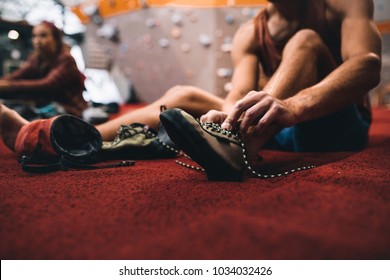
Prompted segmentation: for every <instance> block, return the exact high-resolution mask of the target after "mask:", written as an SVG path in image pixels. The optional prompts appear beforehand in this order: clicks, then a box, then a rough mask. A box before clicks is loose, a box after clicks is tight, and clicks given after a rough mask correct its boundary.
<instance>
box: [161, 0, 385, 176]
mask: <svg viewBox="0 0 390 280" xmlns="http://www.w3.org/2000/svg"><path fill="white" fill-rule="evenodd" d="M239 32H241V33H243V34H245V36H242V41H241V46H242V52H243V55H242V59H243V60H245V67H246V72H245V75H242V76H240V77H236V76H235V77H234V79H239V83H244V84H247V85H252V87H253V88H255V84H256V83H257V81H258V80H259V71H258V63H260V64H261V66H262V68H263V70H264V73H265V74H268V75H269V76H271V79H270V80H269V82H268V83H267V85H266V86H265V87H264V89H263V90H261V91H249V92H246V93H245V95H244V96H242V98H240V100H239V101H237V102H235V104H234V106H233V107H232V108H231V109H230V110H224V111H216V110H212V111H210V112H208V113H207V114H206V115H204V116H202V117H201V119H200V120H201V122H203V123H204V122H210V123H219V124H221V126H216V125H215V124H214V125H210V124H202V123H198V122H197V121H196V120H195V119H194V118H193V117H192V116H191V115H189V114H187V113H186V112H184V111H182V110H179V109H172V110H168V111H166V112H164V113H163V114H162V115H161V117H160V118H161V121H162V122H163V124H164V126H165V128H166V129H167V132H168V134H169V135H170V137H171V138H172V140H173V141H174V142H175V143H176V144H177V145H178V146H179V147H180V148H181V149H183V150H184V151H185V152H186V153H187V154H189V155H190V156H191V157H192V158H193V159H194V160H196V161H197V162H198V163H199V164H200V165H201V166H202V167H203V168H204V169H205V171H206V172H207V175H208V177H209V179H222V180H225V179H231V180H240V179H242V175H243V173H244V168H245V165H247V166H249V164H250V163H251V162H252V161H253V160H254V159H255V157H256V156H257V153H258V152H259V150H260V148H262V147H271V148H277V149H280V150H286V151H297V152H321V151H355V150H359V149H362V148H364V147H365V146H366V144H367V142H368V130H369V127H370V123H371V110H370V105H369V99H368V92H369V90H371V89H372V88H373V87H375V86H376V85H377V84H378V83H379V80H380V69H381V39H380V35H379V32H378V30H377V28H376V27H375V24H374V22H373V2H372V1H371V0H356V1H352V2H351V1H347V0H278V1H277V0H273V1H271V0H270V1H269V3H268V4H267V6H266V7H265V9H264V10H263V11H261V12H260V14H259V15H258V16H257V18H256V19H255V20H254V21H253V22H252V23H251V24H249V25H246V26H244V27H243V28H242V29H241V30H240V31H239ZM233 81H234V80H233ZM230 98H231V96H228V98H227V100H226V102H229V99H230ZM238 126H239V131H240V135H241V136H242V140H243V142H242V141H241V139H240V138H241V137H236V136H235V135H234V134H232V130H234V129H235V128H237V127H238ZM243 143H245V144H243ZM243 152H245V153H246V154H247V155H245V156H244V157H243ZM246 156H247V157H246ZM249 169H250V170H251V168H249ZM252 173H254V174H255V173H256V172H254V171H253V172H252Z"/></svg>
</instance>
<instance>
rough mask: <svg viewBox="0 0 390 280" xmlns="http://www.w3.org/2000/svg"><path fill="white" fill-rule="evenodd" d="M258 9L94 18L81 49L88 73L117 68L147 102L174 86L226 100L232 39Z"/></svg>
mask: <svg viewBox="0 0 390 280" xmlns="http://www.w3.org/2000/svg"><path fill="white" fill-rule="evenodd" d="M259 8H261V6H250V7H243V6H241V7H217V8H213V7H202V8H194V7H177V6H176V7H170V6H162V7H153V8H151V7H144V8H140V9H138V10H133V11H131V12H125V13H120V14H117V15H115V16H109V17H99V16H98V15H97V16H96V14H94V15H93V16H92V17H91V18H92V20H90V21H89V22H88V23H86V27H87V31H86V36H85V41H84V43H83V48H82V49H83V53H84V57H85V60H86V67H87V68H98V69H99V68H100V69H109V70H110V69H112V67H113V66H115V68H116V71H115V73H118V72H119V73H120V75H119V77H120V78H121V79H127V80H128V81H129V82H131V84H132V86H133V87H134V89H135V92H136V94H137V99H138V100H139V101H142V102H151V101H154V100H156V99H157V98H159V97H160V96H161V95H162V94H164V93H165V92H166V90H168V89H169V88H170V87H172V86H175V85H193V86H197V87H200V88H202V89H204V90H207V91H209V92H212V93H214V94H216V95H218V96H224V95H226V93H227V91H228V90H229V88H230V78H231V75H232V73H233V67H232V63H231V60H230V49H231V43H232V39H233V35H234V33H235V31H236V30H237V29H238V28H239V27H240V25H241V24H243V23H245V22H247V21H248V20H250V19H251V18H252V17H253V16H254V15H255V14H256V13H257V12H258V10H259ZM118 70H119V71H118ZM116 79H118V74H116ZM107 94H109V93H107Z"/></svg>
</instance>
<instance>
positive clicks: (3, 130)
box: [0, 104, 29, 151]
mask: <svg viewBox="0 0 390 280" xmlns="http://www.w3.org/2000/svg"><path fill="white" fill-rule="evenodd" d="M28 123H29V121H27V120H26V119H24V118H23V117H22V116H20V115H19V114H18V113H17V112H15V111H14V110H12V109H9V108H8V107H6V106H5V105H3V104H0V135H1V138H2V139H3V142H4V144H5V145H6V146H7V147H8V148H9V149H10V150H12V151H14V146H15V140H16V136H17V135H18V133H19V131H20V129H21V128H22V126H24V125H26V124H28Z"/></svg>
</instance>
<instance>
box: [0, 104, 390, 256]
mask: <svg viewBox="0 0 390 280" xmlns="http://www.w3.org/2000/svg"><path fill="white" fill-rule="evenodd" d="M263 156H264V158H265V163H266V165H265V166H264V171H270V172H276V171H283V170H286V169H290V168H294V167H298V166H301V165H307V164H315V165H318V167H317V168H315V169H312V170H307V171H303V172H299V173H294V174H292V175H289V176H287V177H283V178H279V179H270V180H259V179H248V180H246V181H245V182H242V183H231V182H229V183H227V182H209V181H207V180H206V177H205V175H204V174H202V173H199V172H197V171H194V170H189V169H186V168H183V167H181V166H179V165H177V164H175V163H174V160H172V159H168V160H150V161H137V162H136V165H135V166H133V167H125V168H118V169H105V170H98V171H67V172H58V173H52V174H44V175H31V174H26V173H23V171H21V169H20V167H19V165H18V163H17V161H16V159H15V156H14V155H13V154H12V153H11V152H9V151H7V150H6V148H5V147H4V145H3V143H0V176H1V179H0V188H1V189H0V244H1V247H0V257H1V259H3V260H4V259H389V258H390V172H389V170H390V111H389V110H386V109H375V111H374V124H373V127H372V130H371V140H370V144H369V147H368V148H367V149H366V150H364V151H362V152H359V153H331V154H318V153H317V154H293V153H283V152H273V151H266V152H264V153H263Z"/></svg>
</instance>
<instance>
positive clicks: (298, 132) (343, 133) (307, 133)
mask: <svg viewBox="0 0 390 280" xmlns="http://www.w3.org/2000/svg"><path fill="white" fill-rule="evenodd" d="M369 128H370V120H368V119H364V118H363V117H362V115H361V114H360V112H359V110H358V109H357V107H356V106H351V107H348V108H346V109H343V110H341V111H339V112H336V113H334V114H332V115H329V116H325V117H322V118H318V119H316V120H312V121H308V122H304V123H300V124H297V125H295V126H293V127H288V128H284V129H282V130H281V131H280V132H279V134H277V135H276V136H275V137H274V139H272V140H271V141H270V142H269V143H268V144H267V145H266V146H265V148H268V149H274V150H282V151H293V152H336V151H358V150H361V149H363V148H364V147H365V146H366V145H367V143H368V131H369Z"/></svg>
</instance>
